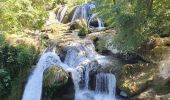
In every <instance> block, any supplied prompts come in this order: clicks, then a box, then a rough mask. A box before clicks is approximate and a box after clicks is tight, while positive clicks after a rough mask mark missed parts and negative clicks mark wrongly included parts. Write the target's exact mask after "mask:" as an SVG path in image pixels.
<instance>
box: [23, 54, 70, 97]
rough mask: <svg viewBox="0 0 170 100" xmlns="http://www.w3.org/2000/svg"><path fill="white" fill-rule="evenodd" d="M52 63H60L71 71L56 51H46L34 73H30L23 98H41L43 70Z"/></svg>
mask: <svg viewBox="0 0 170 100" xmlns="http://www.w3.org/2000/svg"><path fill="white" fill-rule="evenodd" d="M52 65H59V66H60V67H62V68H63V69H64V70H66V71H68V70H69V71H70V69H69V68H68V66H67V65H66V64H63V63H62V62H61V60H60V58H59V56H58V55H56V54H55V53H54V52H47V53H44V54H43V55H42V56H41V58H40V59H39V62H38V63H37V66H36V68H35V69H34V71H33V73H32V74H31V75H30V77H29V79H28V82H27V84H26V86H25V90H24V94H23V98H22V100H40V99H41V93H42V81H43V72H44V70H45V69H47V68H48V67H50V66H52Z"/></svg>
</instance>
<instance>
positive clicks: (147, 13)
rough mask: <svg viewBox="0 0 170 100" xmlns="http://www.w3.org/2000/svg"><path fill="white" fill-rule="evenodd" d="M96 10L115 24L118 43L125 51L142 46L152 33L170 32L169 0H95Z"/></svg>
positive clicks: (166, 33) (169, 33)
mask: <svg viewBox="0 0 170 100" xmlns="http://www.w3.org/2000/svg"><path fill="white" fill-rule="evenodd" d="M94 1H96V4H97V9H96V11H95V12H97V13H98V14H99V16H100V17H102V18H103V19H104V20H105V21H106V23H107V25H109V26H110V27H115V29H116V31H117V33H118V35H117V37H115V39H114V44H115V46H116V47H117V48H118V49H120V50H123V51H132V50H135V49H137V48H139V47H140V45H141V44H142V43H143V41H146V40H147V38H149V36H150V35H152V34H159V35H160V36H169V35H170V30H169V29H168V27H170V17H169V16H170V13H169V9H170V6H169V3H170V1H168V0H147V1H145V0H94Z"/></svg>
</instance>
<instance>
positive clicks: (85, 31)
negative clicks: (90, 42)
mask: <svg viewBox="0 0 170 100" xmlns="http://www.w3.org/2000/svg"><path fill="white" fill-rule="evenodd" d="M88 33H89V30H88V28H84V27H83V28H81V29H80V31H79V33H78V36H83V37H84V36H86V35H87V34H88Z"/></svg>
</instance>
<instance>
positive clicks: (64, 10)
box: [57, 6, 68, 22]
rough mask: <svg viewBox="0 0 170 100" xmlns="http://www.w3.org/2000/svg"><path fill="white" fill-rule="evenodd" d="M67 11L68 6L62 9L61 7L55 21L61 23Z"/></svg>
mask: <svg viewBox="0 0 170 100" xmlns="http://www.w3.org/2000/svg"><path fill="white" fill-rule="evenodd" d="M67 9H68V6H64V7H61V8H60V9H59V10H58V13H57V20H58V21H59V22H62V20H63V18H64V16H65V14H66V12H67Z"/></svg>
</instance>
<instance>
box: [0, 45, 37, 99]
mask: <svg viewBox="0 0 170 100" xmlns="http://www.w3.org/2000/svg"><path fill="white" fill-rule="evenodd" d="M37 56H38V54H37V51H36V49H35V48H34V47H33V46H29V45H26V44H17V45H10V44H8V43H7V42H4V43H3V44H2V45H1V46H0V68H1V69H0V94H1V95H0V98H3V97H8V96H9V94H10V91H11V87H12V86H13V84H12V81H14V80H15V79H17V77H18V75H19V73H21V72H22V71H24V70H26V69H28V68H31V66H32V65H33V64H35V61H36V59H37Z"/></svg>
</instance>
